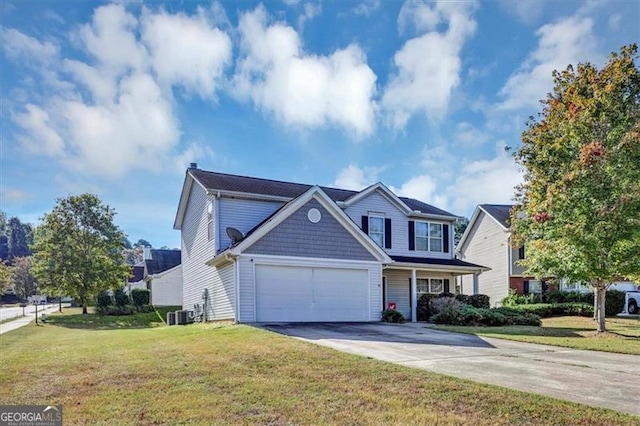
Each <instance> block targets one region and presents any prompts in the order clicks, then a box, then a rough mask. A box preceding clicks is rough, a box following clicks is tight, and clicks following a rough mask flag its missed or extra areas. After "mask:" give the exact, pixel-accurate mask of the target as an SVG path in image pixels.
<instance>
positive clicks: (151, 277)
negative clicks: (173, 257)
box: [143, 263, 182, 280]
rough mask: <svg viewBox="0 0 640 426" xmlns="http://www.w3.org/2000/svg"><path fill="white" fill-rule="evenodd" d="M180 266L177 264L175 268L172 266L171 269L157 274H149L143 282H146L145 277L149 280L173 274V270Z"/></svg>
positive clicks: (180, 265)
mask: <svg viewBox="0 0 640 426" xmlns="http://www.w3.org/2000/svg"><path fill="white" fill-rule="evenodd" d="M181 267H182V264H181V263H180V264H178V265H176V266H174V267H173V268H169V269H167V270H164V271H162V272H158V273H157V274H149V275H147V276H146V277H144V278H143V280H146V279H147V277H149V279H153V278H162V277H163V276H164V275H166V274H168V273H169V272H173V271H174V270H175V269H178V268H181Z"/></svg>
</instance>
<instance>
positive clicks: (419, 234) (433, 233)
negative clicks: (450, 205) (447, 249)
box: [415, 222, 444, 253]
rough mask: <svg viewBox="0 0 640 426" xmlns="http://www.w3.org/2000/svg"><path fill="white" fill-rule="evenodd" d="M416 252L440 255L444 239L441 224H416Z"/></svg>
mask: <svg viewBox="0 0 640 426" xmlns="http://www.w3.org/2000/svg"><path fill="white" fill-rule="evenodd" d="M415 227H416V229H415V232H416V250H421V251H432V252H438V253H441V252H442V251H443V247H444V237H443V232H442V224H441V223H429V222H416V225H415Z"/></svg>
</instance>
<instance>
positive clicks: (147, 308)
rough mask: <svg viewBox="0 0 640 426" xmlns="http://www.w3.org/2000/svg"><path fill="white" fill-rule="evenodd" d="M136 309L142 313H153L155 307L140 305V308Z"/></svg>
mask: <svg viewBox="0 0 640 426" xmlns="http://www.w3.org/2000/svg"><path fill="white" fill-rule="evenodd" d="M135 308H136V311H138V312H140V313H147V312H153V311H154V310H155V308H154V307H153V305H140V306H135Z"/></svg>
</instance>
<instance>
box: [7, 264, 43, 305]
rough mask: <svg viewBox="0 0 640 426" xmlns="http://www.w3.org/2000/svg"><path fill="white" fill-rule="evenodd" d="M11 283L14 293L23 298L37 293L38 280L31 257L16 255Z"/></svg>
mask: <svg viewBox="0 0 640 426" xmlns="http://www.w3.org/2000/svg"><path fill="white" fill-rule="evenodd" d="M11 284H12V285H13V291H14V293H15V294H16V295H17V296H18V297H19V298H21V299H24V300H26V299H27V297H29V296H33V295H34V294H36V290H37V285H38V281H37V280H36V277H35V276H34V275H33V271H32V259H31V257H16V258H14V259H13V266H12V267H11Z"/></svg>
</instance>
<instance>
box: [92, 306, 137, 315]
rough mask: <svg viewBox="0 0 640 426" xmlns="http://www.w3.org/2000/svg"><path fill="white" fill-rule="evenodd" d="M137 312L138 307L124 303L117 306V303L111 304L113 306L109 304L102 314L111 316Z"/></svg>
mask: <svg viewBox="0 0 640 426" xmlns="http://www.w3.org/2000/svg"><path fill="white" fill-rule="evenodd" d="M135 313H136V308H135V307H134V306H132V305H124V306H117V305H111V306H107V307H106V308H105V309H104V311H103V312H101V313H100V314H101V315H109V316H120V315H132V314H135Z"/></svg>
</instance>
